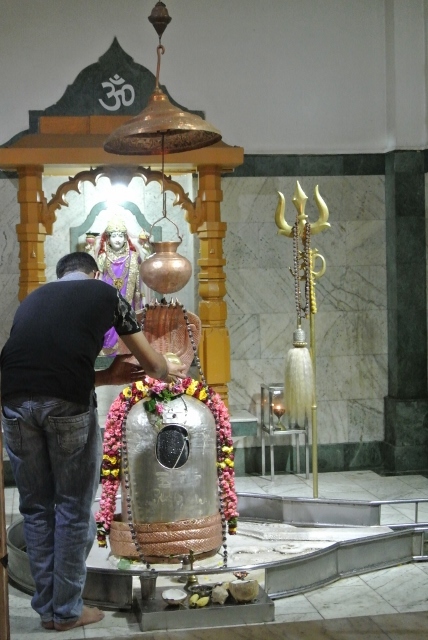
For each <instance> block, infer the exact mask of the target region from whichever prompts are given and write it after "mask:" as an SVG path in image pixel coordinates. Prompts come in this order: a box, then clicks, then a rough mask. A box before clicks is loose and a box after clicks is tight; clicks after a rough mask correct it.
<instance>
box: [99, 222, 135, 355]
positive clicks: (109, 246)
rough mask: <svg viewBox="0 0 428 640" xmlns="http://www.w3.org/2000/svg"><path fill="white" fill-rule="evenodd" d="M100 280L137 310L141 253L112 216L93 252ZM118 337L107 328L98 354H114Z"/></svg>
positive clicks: (125, 230)
mask: <svg viewBox="0 0 428 640" xmlns="http://www.w3.org/2000/svg"><path fill="white" fill-rule="evenodd" d="M95 257H96V261H97V264H98V269H99V271H100V274H101V280H103V281H104V282H107V284H110V285H112V286H113V287H116V289H118V291H120V293H121V294H122V295H123V297H124V298H126V300H127V301H128V302H129V303H130V304H131V306H132V307H133V309H135V311H136V312H137V313H138V312H139V311H141V310H142V308H143V307H144V303H145V297H144V294H143V291H144V289H143V285H142V283H141V279H140V270H139V267H140V264H141V260H142V258H141V255H140V252H139V251H138V249H137V247H136V246H135V245H134V244H133V242H132V240H131V238H130V237H129V235H128V231H127V228H126V225H125V223H124V222H123V220H122V219H121V218H118V217H116V218H113V219H112V220H110V221H109V223H108V224H107V227H106V229H105V230H104V232H103V233H102V234H101V237H100V239H99V246H98V249H97V251H96V256H95ZM118 350H119V336H118V335H117V333H116V331H115V330H114V328H111V329H110V330H109V331H107V333H106V335H105V339H104V346H103V349H102V351H101V355H116V354H117V353H118Z"/></svg>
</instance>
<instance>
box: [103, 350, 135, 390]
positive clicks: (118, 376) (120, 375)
mask: <svg viewBox="0 0 428 640" xmlns="http://www.w3.org/2000/svg"><path fill="white" fill-rule="evenodd" d="M144 373H145V372H144V369H142V368H141V367H140V365H139V364H136V363H135V362H134V363H133V362H129V355H127V354H125V355H119V356H116V357H115V358H114V360H113V362H112V363H111V365H110V366H109V367H107V369H101V370H100V371H95V386H96V387H101V386H103V385H110V384H129V383H130V382H137V381H138V380H142V378H143V376H144Z"/></svg>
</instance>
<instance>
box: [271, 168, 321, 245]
mask: <svg viewBox="0 0 428 640" xmlns="http://www.w3.org/2000/svg"><path fill="white" fill-rule="evenodd" d="M278 195H279V202H278V206H277V208H276V211H275V223H276V226H277V227H278V229H279V231H278V233H279V234H281V235H284V236H287V237H288V238H292V237H293V227H292V226H290V225H289V224H288V223H287V221H286V219H285V198H284V196H283V194H282V193H281V192H280V191H278ZM314 195H315V203H316V205H317V208H318V211H319V218H318V220H317V221H316V222H312V223H311V236H312V235H314V234H315V233H320V232H321V231H324V229H327V228H328V227H329V226H330V224H329V222H327V221H328V208H327V205H326V203H325V202H324V200H323V199H322V197H321V196H320V193H319V190H318V185H317V186H316V187H315V192H314ZM307 199H308V197H307V195H306V194H305V192H304V191H303V189H302V187H301V186H300V183H299V181H297V183H296V188H295V190H294V195H293V204H294V206H295V207H296V209H297V231H298V235H299V236H300V237H301V238H304V236H305V225H306V221H307V219H308V216H307V215H306V214H305V207H306V201H307Z"/></svg>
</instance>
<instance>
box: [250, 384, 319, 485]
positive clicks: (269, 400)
mask: <svg viewBox="0 0 428 640" xmlns="http://www.w3.org/2000/svg"><path fill="white" fill-rule="evenodd" d="M283 393H284V385H283V384H279V383H278V384H270V385H266V384H262V386H261V394H260V401H261V412H260V427H261V435H262V476H265V474H266V451H265V434H268V442H269V449H270V476H271V480H272V481H273V479H274V476H275V463H274V446H275V438H276V437H278V436H291V439H292V446H293V449H294V450H295V452H296V464H295V473H298V474H299V473H300V437H301V436H304V442H305V474H306V478H309V436H308V425H307V424H306V426H305V428H304V429H287V428H280V429H278V428H277V426H275V421H274V414H273V411H272V407H273V406H274V400H275V397H278V396H282V395H283ZM278 422H279V421H278ZM278 422H277V425H278Z"/></svg>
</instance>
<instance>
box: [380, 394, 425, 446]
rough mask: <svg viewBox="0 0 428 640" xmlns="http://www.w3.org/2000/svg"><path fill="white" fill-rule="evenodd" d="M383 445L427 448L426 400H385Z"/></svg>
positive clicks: (387, 398)
mask: <svg viewBox="0 0 428 640" xmlns="http://www.w3.org/2000/svg"><path fill="white" fill-rule="evenodd" d="M385 443H387V444H389V445H391V446H393V447H413V446H417V447H419V448H421V449H425V448H427V447H428V400H427V399H426V398H424V399H422V400H400V399H396V398H391V397H386V398H385ZM425 453H427V451H425Z"/></svg>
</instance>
